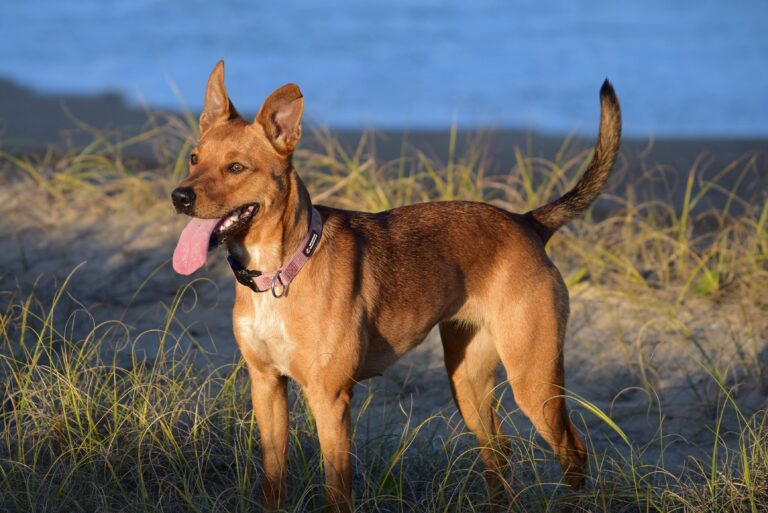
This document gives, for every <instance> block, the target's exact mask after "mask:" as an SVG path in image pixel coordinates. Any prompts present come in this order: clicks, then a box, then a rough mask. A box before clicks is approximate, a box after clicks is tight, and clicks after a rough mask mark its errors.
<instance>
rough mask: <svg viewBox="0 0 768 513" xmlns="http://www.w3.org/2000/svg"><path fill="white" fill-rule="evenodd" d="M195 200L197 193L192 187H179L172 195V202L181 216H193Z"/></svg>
mask: <svg viewBox="0 0 768 513" xmlns="http://www.w3.org/2000/svg"><path fill="white" fill-rule="evenodd" d="M195 198H196V195H195V191H194V190H193V189H192V188H191V187H177V188H176V189H174V190H173V192H172V193H171V201H173V206H174V207H176V212H178V213H179V214H187V215H191V214H192V207H193V206H194V205H195Z"/></svg>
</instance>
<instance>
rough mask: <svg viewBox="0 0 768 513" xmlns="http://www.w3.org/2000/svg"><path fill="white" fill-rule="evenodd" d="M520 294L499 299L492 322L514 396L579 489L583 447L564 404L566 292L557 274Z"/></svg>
mask: <svg viewBox="0 0 768 513" xmlns="http://www.w3.org/2000/svg"><path fill="white" fill-rule="evenodd" d="M553 278H554V279H553V280H551V281H549V284H550V285H551V286H547V284H546V283H547V282H546V281H544V282H543V283H540V284H538V285H537V286H536V290H535V291H532V292H531V293H530V294H529V295H527V296H526V297H525V298H524V299H521V300H518V301H512V302H510V301H507V302H505V303H502V304H500V306H499V308H498V310H497V311H496V312H493V313H491V315H492V316H493V317H495V318H493V319H491V320H492V322H491V323H489V326H491V329H492V333H493V337H494V341H495V342H496V349H497V350H498V352H499V356H500V357H501V361H502V363H503V364H504V367H505V369H506V371H507V377H508V379H509V383H510V385H511V386H512V391H513V392H514V396H515V401H516V402H517V405H518V406H519V407H520V409H521V410H522V411H523V413H525V414H526V415H527V416H528V418H529V419H530V420H531V422H532V423H533V425H534V427H535V428H536V430H537V431H538V432H539V434H540V435H541V436H542V438H544V440H545V441H546V442H547V443H548V444H549V445H550V446H551V447H552V449H553V450H554V452H555V454H556V455H557V456H558V458H559V460H560V465H561V466H562V468H563V472H564V475H565V482H566V483H568V484H569V485H571V486H573V487H574V488H581V487H582V486H583V484H584V478H585V464H586V450H585V448H584V444H583V443H582V441H581V439H580V438H579V435H578V433H577V432H576V429H575V428H574V427H573V425H572V424H571V421H570V418H569V417H568V411H567V408H566V404H565V397H564V395H565V389H564V375H563V373H564V370H563V338H564V336H565V325H566V322H567V318H568V296H567V290H566V289H565V285H564V284H563V283H562V280H561V279H560V277H559V275H557V276H554V277H553Z"/></svg>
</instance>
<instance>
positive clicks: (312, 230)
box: [227, 207, 323, 297]
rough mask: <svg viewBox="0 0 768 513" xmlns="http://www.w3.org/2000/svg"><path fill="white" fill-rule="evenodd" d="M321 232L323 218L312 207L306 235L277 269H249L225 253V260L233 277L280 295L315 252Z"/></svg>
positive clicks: (283, 293) (250, 285)
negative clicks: (264, 271)
mask: <svg viewBox="0 0 768 513" xmlns="http://www.w3.org/2000/svg"><path fill="white" fill-rule="evenodd" d="M322 234H323V218H322V217H321V216H320V212H318V211H317V210H316V209H315V207H312V218H311V219H310V222H309V230H308V231H307V235H306V236H305V237H304V240H303V241H302V243H301V245H300V246H299V249H298V250H296V252H295V253H294V254H293V256H291V258H290V260H288V263H287V264H285V265H284V266H283V267H281V268H280V269H278V270H277V271H272V272H268V273H263V272H261V271H251V270H249V269H246V268H245V267H243V266H242V265H241V264H240V262H238V261H237V260H236V259H235V258H234V257H233V256H232V255H227V262H229V267H231V268H232V272H233V273H235V279H236V280H237V281H239V282H240V283H242V284H243V285H245V286H246V287H248V288H250V289H251V290H252V291H254V292H266V291H268V290H271V291H272V295H273V296H275V297H282V296H283V295H285V292H286V291H287V290H288V284H289V283H291V281H293V279H294V278H295V277H296V275H297V274H299V271H301V268H302V267H304V264H306V263H307V260H309V257H311V256H312V254H313V253H314V252H315V248H317V243H318V242H320V237H321V236H322Z"/></svg>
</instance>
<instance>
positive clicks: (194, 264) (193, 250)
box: [173, 204, 259, 275]
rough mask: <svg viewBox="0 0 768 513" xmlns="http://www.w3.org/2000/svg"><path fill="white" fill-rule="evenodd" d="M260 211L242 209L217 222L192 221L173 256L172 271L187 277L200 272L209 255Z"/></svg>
mask: <svg viewBox="0 0 768 513" xmlns="http://www.w3.org/2000/svg"><path fill="white" fill-rule="evenodd" d="M258 209H259V206H258V205H257V204H252V205H243V206H242V207H238V208H236V209H235V210H233V211H232V212H230V213H228V214H227V215H225V216H224V217H220V218H218V219H216V218H214V219H200V218H197V217H194V218H192V220H191V221H190V222H189V223H188V224H187V226H186V228H184V231H183V232H181V236H180V237H179V242H178V243H177V244H176V250H175V251H174V252H173V269H174V270H175V271H176V272H177V273H179V274H184V275H188V274H192V273H193V272H195V271H197V270H198V269H200V268H201V267H202V266H203V265H204V264H205V261H206V259H207V258H208V251H209V250H211V249H213V248H215V247H217V246H219V245H221V244H222V243H223V242H224V241H225V240H226V239H227V237H230V236H232V235H235V234H236V233H238V232H240V231H241V230H243V229H244V228H246V227H247V226H248V224H250V222H251V220H252V219H253V216H254V215H256V212H257V211H258Z"/></svg>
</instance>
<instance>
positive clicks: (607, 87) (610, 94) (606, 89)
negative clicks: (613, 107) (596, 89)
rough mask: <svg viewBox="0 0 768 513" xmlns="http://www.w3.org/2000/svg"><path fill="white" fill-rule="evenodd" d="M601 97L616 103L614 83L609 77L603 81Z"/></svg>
mask: <svg viewBox="0 0 768 513" xmlns="http://www.w3.org/2000/svg"><path fill="white" fill-rule="evenodd" d="M600 99H601V100H609V101H612V102H614V103H616V102H617V101H618V100H617V99H616V91H614V90H613V85H612V84H611V82H610V80H608V79H607V78H606V79H605V80H604V81H603V85H602V87H601V88H600Z"/></svg>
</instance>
